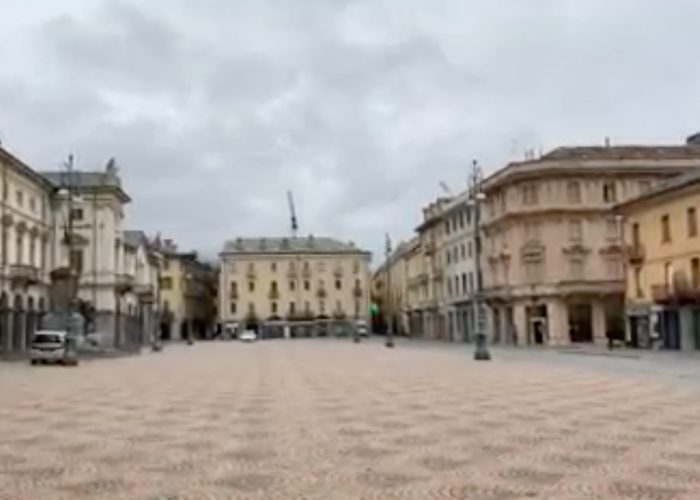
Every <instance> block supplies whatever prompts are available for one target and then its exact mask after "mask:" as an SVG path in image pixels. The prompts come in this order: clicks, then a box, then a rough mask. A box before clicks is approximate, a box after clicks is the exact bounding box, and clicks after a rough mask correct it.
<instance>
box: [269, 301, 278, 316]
mask: <svg viewBox="0 0 700 500" xmlns="http://www.w3.org/2000/svg"><path fill="white" fill-rule="evenodd" d="M270 310H271V311H272V314H277V302H273V303H272V304H270Z"/></svg>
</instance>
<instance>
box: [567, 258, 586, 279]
mask: <svg viewBox="0 0 700 500" xmlns="http://www.w3.org/2000/svg"><path fill="white" fill-rule="evenodd" d="M569 269H570V276H571V279H572V280H582V279H583V259H571V260H570V261H569Z"/></svg>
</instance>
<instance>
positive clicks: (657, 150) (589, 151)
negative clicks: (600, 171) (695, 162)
mask: <svg viewBox="0 0 700 500" xmlns="http://www.w3.org/2000/svg"><path fill="white" fill-rule="evenodd" d="M699 158H700V145H669V146H665V145H657V146H636V145H620V146H572V147H569V146H564V147H560V148H557V149H554V150H552V151H550V152H549V153H547V154H545V155H544V156H542V157H541V158H540V160H687V159H699Z"/></svg>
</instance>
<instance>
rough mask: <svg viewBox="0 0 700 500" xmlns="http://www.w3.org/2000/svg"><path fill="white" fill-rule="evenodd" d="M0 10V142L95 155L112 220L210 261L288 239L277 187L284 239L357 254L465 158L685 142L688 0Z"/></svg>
mask: <svg viewBox="0 0 700 500" xmlns="http://www.w3.org/2000/svg"><path fill="white" fill-rule="evenodd" d="M0 4H1V5H0V12H2V14H0V61H2V64H0V138H1V139H2V141H3V145H4V146H5V147H7V148H8V149H9V150H11V151H13V152H14V153H15V154H17V155H19V156H20V157H21V158H23V159H25V160H26V161H27V162H28V163H29V164H30V165H32V166H34V167H36V168H37V169H52V168H55V167H57V166H58V165H59V164H60V163H61V161H62V160H63V159H64V158H65V157H66V155H67V154H68V153H69V152H73V153H74V154H75V155H76V158H77V165H78V167H80V168H84V169H94V168H101V167H102V166H103V165H104V163H105V162H106V161H107V159H108V158H109V157H111V156H115V157H116V158H117V161H118V163H119V165H120V168H121V174H122V177H123V180H124V184H125V188H126V189H127V191H128V192H129V193H130V194H131V196H132V197H133V203H132V204H131V206H130V207H128V210H127V214H128V215H127V225H128V226H129V227H130V228H141V229H144V230H146V231H147V232H149V233H155V232H156V231H160V232H161V233H162V234H163V235H164V236H170V237H173V238H175V239H176V240H177V241H178V242H179V243H180V245H181V247H183V248H185V249H190V248H193V249H198V250H200V251H202V252H205V253H207V254H210V255H214V254H215V253H216V252H218V250H219V249H220V247H221V245H222V244H223V241H224V240H225V239H229V238H234V237H236V236H265V235H268V236H272V235H287V234H289V231H290V229H289V215H288V211H287V202H286V191H287V190H288V189H291V190H292V191H293V192H294V196H295V198H296V202H297V209H298V215H299V220H300V225H301V232H302V233H303V234H309V233H313V234H315V235H328V236H333V237H337V238H339V239H343V240H354V241H355V242H357V244H359V245H361V246H363V247H366V248H368V249H370V250H373V251H374V252H377V251H381V249H382V246H383V234H384V232H385V231H389V232H390V233H391V234H392V236H393V237H394V238H395V239H396V240H399V239H401V238H407V237H410V235H411V233H412V230H413V228H414V227H415V226H416V225H417V223H418V222H419V220H420V217H421V215H420V207H421V206H422V205H424V204H426V203H427V202H429V201H430V200H431V199H433V198H435V197H436V196H438V195H439V194H441V190H440V187H439V185H438V183H439V181H441V180H442V181H445V182H447V183H448V184H449V186H451V188H452V189H453V190H454V191H459V190H460V189H461V188H463V187H464V185H465V182H466V177H467V169H468V165H469V163H470V161H471V159H472V158H478V159H479V160H480V162H481V163H482V164H483V165H484V167H485V170H486V171H487V172H488V171H490V170H493V169H494V168H497V167H499V166H502V165H503V164H504V163H505V162H506V161H508V160H512V159H519V158H522V156H523V151H524V150H525V149H528V148H533V149H535V150H539V149H540V148H542V149H544V150H547V149H548V148H553V147H555V146H557V145H560V144H565V143H566V144H583V143H603V140H604V137H605V136H610V137H611V139H612V141H613V143H623V142H624V143H641V142H679V141H681V140H682V139H683V138H684V137H685V136H686V135H688V134H690V133H691V132H694V131H696V130H700V65H699V64H698V59H697V54H698V47H700V30H698V26H699V25H700V2H698V1H697V0H672V1H663V0H614V1H611V0H489V1H486V0H471V1H470V0H421V1H418V0H386V1H381V0H196V1H195V0H167V1H166V0H160V1H158V0H152V1H148V2H144V1H127V0H123V1H112V0H105V1H100V0H22V1H21V2H15V1H12V0H0ZM375 262H376V259H375Z"/></svg>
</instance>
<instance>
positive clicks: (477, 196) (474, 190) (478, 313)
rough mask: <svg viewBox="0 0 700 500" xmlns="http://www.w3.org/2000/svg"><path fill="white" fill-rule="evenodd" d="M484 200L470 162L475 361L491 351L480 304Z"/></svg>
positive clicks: (486, 357)
mask: <svg viewBox="0 0 700 500" xmlns="http://www.w3.org/2000/svg"><path fill="white" fill-rule="evenodd" d="M485 200H486V194H485V193H484V192H483V191H482V190H481V170H480V168H479V166H478V164H477V162H476V160H474V161H473V163H472V175H471V200H470V201H471V203H472V206H473V207H474V235H475V236H474V264H475V266H474V267H475V270H476V291H475V293H474V295H473V297H472V307H473V315H474V321H475V324H476V344H475V349H474V359H475V360H477V361H489V360H490V359H491V353H490V352H489V349H488V346H487V342H486V332H485V331H484V323H485V318H484V315H485V314H484V310H483V305H482V304H481V298H482V293H483V283H482V272H481V205H482V203H483V202H484V201H485Z"/></svg>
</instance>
